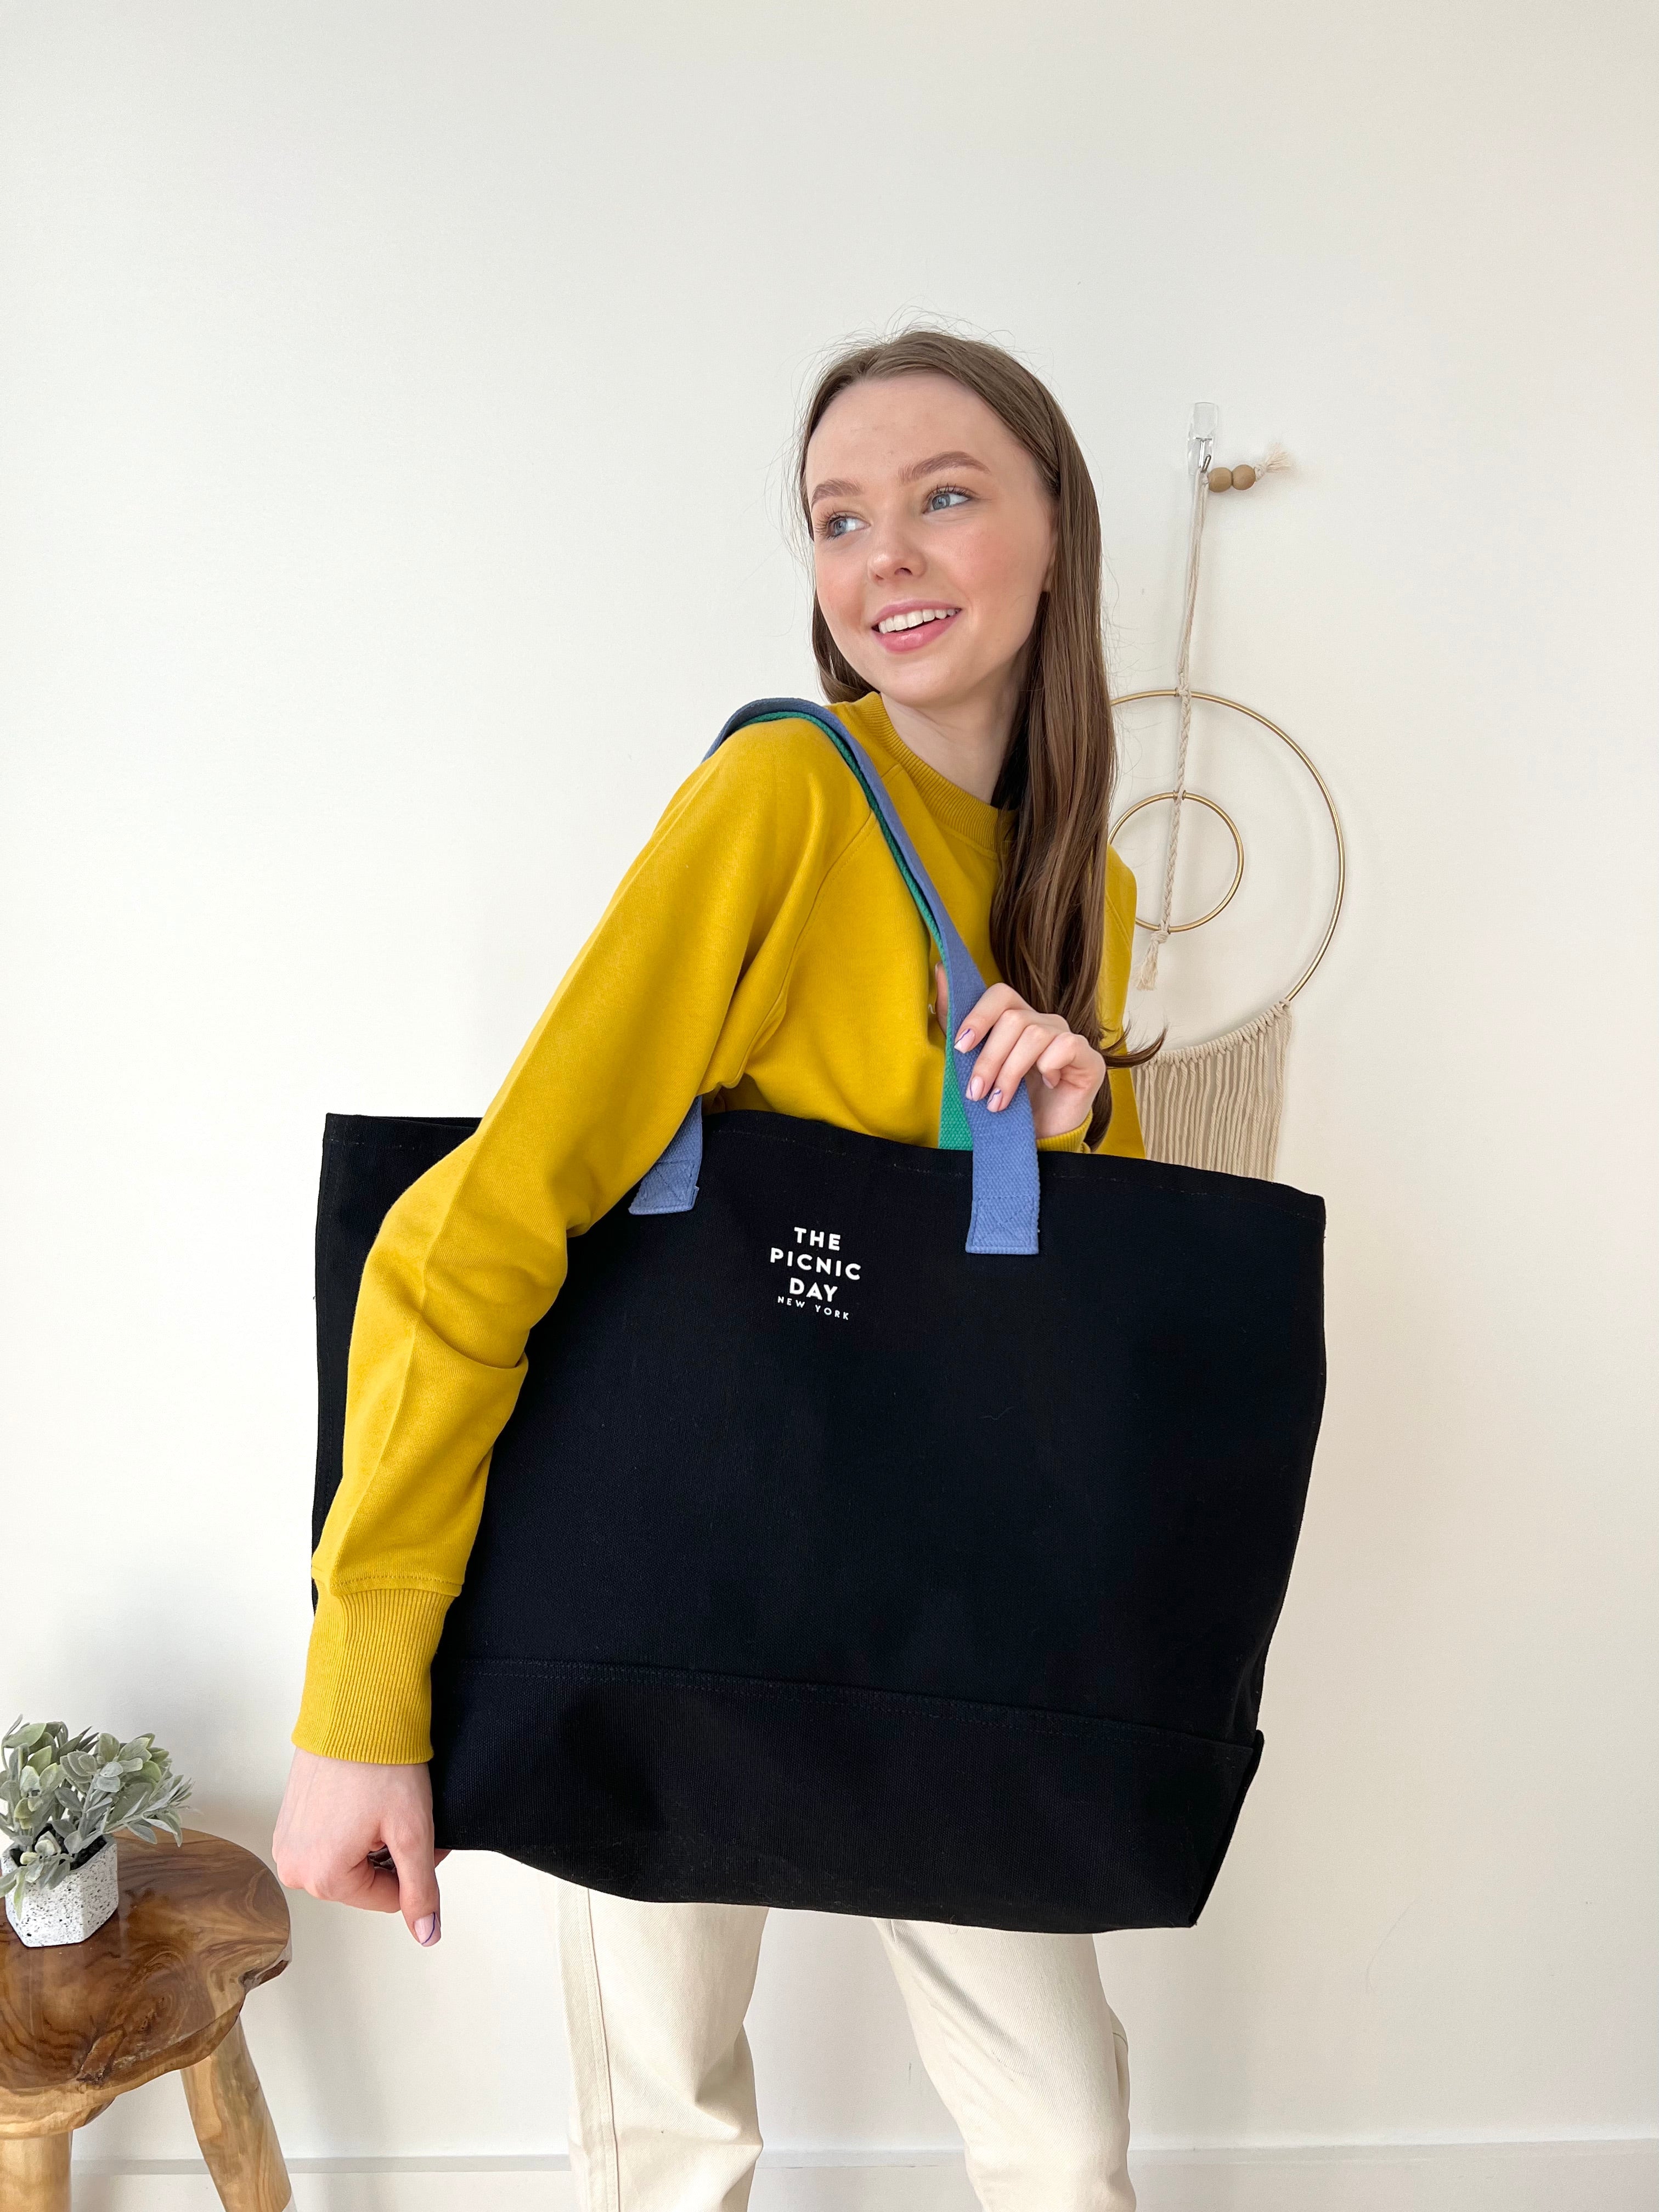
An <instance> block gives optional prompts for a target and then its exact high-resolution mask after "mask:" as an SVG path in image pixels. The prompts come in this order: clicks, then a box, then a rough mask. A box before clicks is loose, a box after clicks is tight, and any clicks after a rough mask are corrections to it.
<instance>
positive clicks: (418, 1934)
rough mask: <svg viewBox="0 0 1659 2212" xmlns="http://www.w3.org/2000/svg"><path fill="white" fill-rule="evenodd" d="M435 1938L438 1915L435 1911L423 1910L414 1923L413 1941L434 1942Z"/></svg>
mask: <svg viewBox="0 0 1659 2212" xmlns="http://www.w3.org/2000/svg"><path fill="white" fill-rule="evenodd" d="M437 1940H438V1916H437V1914H436V1913H435V1912H423V1913H422V1915H421V1917H420V1918H419V1919H418V1920H417V1921H416V1923H415V1941H416V1942H417V1943H435V1942H437Z"/></svg>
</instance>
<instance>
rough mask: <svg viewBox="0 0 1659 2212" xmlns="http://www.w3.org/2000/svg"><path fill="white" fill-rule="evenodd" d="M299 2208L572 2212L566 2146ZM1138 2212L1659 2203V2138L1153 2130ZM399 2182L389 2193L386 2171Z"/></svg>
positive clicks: (765, 2197) (796, 2174)
mask: <svg viewBox="0 0 1659 2212" xmlns="http://www.w3.org/2000/svg"><path fill="white" fill-rule="evenodd" d="M288 2163H289V2172H290V2173H291V2175H292V2176H293V2179H294V2185H295V2191H294V2203H295V2212H390V2209H391V2208H395V2212H405V2208H407V2212H428V2209H429V2208H430V2212H437V2209H438V2208H440V2207H441V2208H442V2212H574V2205H575V2191H574V2182H573V2180H572V2179H571V2175H570V2171H569V2166H570V2161H569V2159H568V2156H567V2155H566V2154H564V2153H562V2152H559V2151H550V2152H547V2153H544V2154H532V2155H523V2156H506V2157H497V2158H489V2157H468V2156H460V2157H450V2158H440V2157H432V2158H297V2157H296V2158H291V2159H290V2160H289V2162H288ZM1130 2166H1131V2169H1132V2171H1133V2177H1134V2182H1135V2187H1136V2191H1137V2194H1138V2196H1139V2203H1140V2212H1652V2207H1653V2206H1654V2205H1655V2204H1656V2203H1659V2136H1551V2137H1547V2138H1540V2139H1537V2140H1534V2141H1525V2142H1470V2141H1460V2142H1356V2143H1285V2144H1272V2143H1252V2144H1248V2145H1243V2144H1240V2145H1233V2146H1226V2145H1218V2146H1212V2147H1208V2148H1183V2147H1182V2146H1179V2145H1171V2144H1163V2143H1150V2144H1147V2145H1146V2146H1144V2147H1142V2146H1140V2145H1137V2146H1136V2147H1135V2148H1133V2150H1132V2151H1131V2153H1130ZM74 2170H75V2178H76V2212H82V2207H84V2208H85V2212H209V2208H210V2207H212V2206H213V2205H215V2204H216V2202H217V2199H216V2196H215V2194H214V2191H213V2188H212V2185H211V2183H210V2181H209V2179H208V2177H207V2170H206V2168H205V2167H204V2166H203V2165H202V2163H201V2161H200V2160H197V2159H121V2158H96V2157H90V2156H88V2157H77V2158H76V2160H75V2168H74ZM392 2180H397V2181H400V2182H401V2183H402V2186H401V2187H399V2188H398V2189H396V2191H391V2192H389V2191H387V2189H386V2183H387V2182H388V2181H392ZM753 2202H754V2208H755V2212H973V2208H974V2203H975V2200H974V2197H973V2192H972V2191H971V2190H970V2189H969V2185H968V2181H967V2177H966V2175H965V2174H964V2172H963V2166H962V2154H961V2152H960V2151H959V2150H954V2149H951V2148H946V2147H943V2146H933V2145H927V2146H921V2145H918V2146H916V2147H914V2148H912V2147H908V2146H903V2147H897V2146H894V2147H883V2148H865V2147H862V2146H860V2147H857V2148H848V2147H844V2146H826V2147H822V2148H817V2147H814V2148H805V2147H803V2148H771V2149H768V2150H767V2151H766V2152H764V2153H763V2155H762V2159H761V2164H760V2171H759V2172H758V2174H757V2179H756V2184H755V2196H754V2200H753Z"/></svg>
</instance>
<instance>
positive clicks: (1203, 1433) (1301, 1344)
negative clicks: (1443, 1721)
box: [313, 700, 1324, 1930]
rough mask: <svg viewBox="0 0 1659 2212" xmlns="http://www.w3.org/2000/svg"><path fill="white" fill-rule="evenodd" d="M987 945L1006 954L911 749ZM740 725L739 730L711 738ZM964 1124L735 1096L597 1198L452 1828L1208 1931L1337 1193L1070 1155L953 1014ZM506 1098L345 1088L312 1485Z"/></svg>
mask: <svg viewBox="0 0 1659 2212" xmlns="http://www.w3.org/2000/svg"><path fill="white" fill-rule="evenodd" d="M797 715H799V716H803V717H805V718H807V719H810V720H811V721H813V722H814V723H816V724H817V726H818V727H819V728H820V729H821V730H822V731H823V733H824V735H825V737H826V738H827V739H828V740H829V742H830V743H832V744H835V745H836V749H837V750H838V751H839V752H840V753H841V755H842V758H843V760H845V761H846V763H848V768H849V769H850V770H851V772H852V773H854V775H857V776H858V777H859V779H860V782H861V783H862V784H863V786H864V788H865V791H866V793H867V795H868V797H869V799H870V802H871V804H872V806H873V807H874V808H875V809H876V811H877V812H878V816H879V817H880V820H881V823H882V827H883V829H884V833H885V835H886V836H887V840H888V842H889V845H890V849H891V851H892V854H893V857H894V860H895V861H896V865H897V866H899V867H900V868H901V869H902V872H903V873H904V876H905V878H906V881H907V882H908V884H909V886H910V890H911V892H912V895H913V896H914V897H915V901H916V903H917V906H918V908H919V910H920V912H921V916H922V918H923V920H924V921H925V923H926V925H927V929H928V931H929V933H930V934H931V935H932V937H933V941H934V944H935V945H937V946H938V947H939V952H940V956H941V957H942V958H943V959H944V960H945V964H946V969H947V973H948V976H949V982H950V994H951V1030H950V1032H949V1033H950V1034H951V1035H954V1033H955V1026H956V1024H957V1023H958V1022H959V1021H960V1019H961V1018H962V1016H963V1013H964V1012H965V1011H966V1010H967V1008H968V1007H969V1006H971V1005H972V1004H973V1002H974V1001H975V999H976V998H977V997H978V996H979V995H980V993H981V989H982V988H983V985H982V983H981V978H980V976H979V975H978V974H977V972H976V971H975V968H974V963H973V962H972V959H971V958H970V957H969V953H968V951H967V949H966V947H965V945H963V941H962V939H961V938H960V937H959V935H958V934H957V931H956V929H955V927H953V925H952V923H951V918H950V916H949V915H948V914H947V913H946V912H945V908H944V906H943V904H942V902H940V900H939V897H938V895H937V894H936V892H935V891H934V890H933V885H932V884H931V883H930V882H929V881H928V879H927V872H926V871H925V869H924V868H923V867H922V865H921V860H920V859H919V857H918V855H917V854H916V852H915V848H914V846H913V845H912V843H911V842H910V839H909V836H908V833H907V832H906V830H905V829H904V826H903V824H902V822H901V821H900V820H899V818H898V816H897V814H896V811H895V810H894V808H893V806H892V803H891V801H890V799H889V798H888V795H887V793H886V790H885V788H884V786H883V784H882V782H881V780H880V777H879V776H878V774H877V773H876V770H875V769H874V767H873V765H872V763H871V762H870V760H869V757H868V756H867V755H866V753H865V751H864V750H863V748H862V747H861V746H860V744H858V742H857V740H856V739H855V738H854V737H853V736H852V735H851V733H850V732H848V730H847V729H846V728H845V726H843V725H842V723H841V722H840V721H839V720H837V719H836V718H835V717H834V716H832V715H829V714H827V713H826V712H825V710H824V709H823V708H820V707H817V706H814V705H812V704H811V702H805V701H799V700H763V701H757V702H755V703H754V704H752V705H751V706H750V707H747V708H744V709H742V710H741V711H740V712H739V713H738V714H736V715H734V716H733V717H732V720H731V721H730V722H728V723H727V725H726V728H725V729H724V730H723V731H722V732H720V738H717V739H716V740H715V743H716V744H720V742H721V741H722V740H723V739H724V738H726V736H728V735H729V734H730V732H732V730H734V729H737V728H739V727H741V726H744V724H745V723H749V722H753V721H757V720H767V719H781V718H783V717H785V716H797ZM711 750H712V748H711ZM948 1058H949V1061H950V1066H949V1070H948V1073H947V1079H946V1082H945V1109H944V1111H943V1112H942V1115H941V1127H940V1145H939V1149H938V1150H937V1151H935V1150H933V1149H932V1148H924V1147H918V1146H909V1145H902V1144H896V1143H892V1142H890V1141H888V1140H886V1139H882V1138H878V1137H868V1136H863V1135H860V1134H858V1133H854V1132H852V1131H849V1130H846V1129H842V1128H836V1127H829V1125H827V1124H823V1123H819V1122H814V1121H799V1120H794V1119H792V1118H789V1117H787V1116H783V1115H775V1114H763V1113H750V1112H726V1113H716V1114H711V1115H708V1118H707V1121H706V1123H705V1121H704V1117H703V1115H702V1110H701V1106H700V1104H699V1102H697V1101H696V1100H693V1101H692V1102H691V1106H690V1110H689V1111H688V1113H687V1115H686V1118H685V1121H684V1124H683V1126H682V1127H681V1128H680V1131H679V1133H678V1135H677V1136H676V1138H675V1139H674V1140H673V1143H672V1144H671V1146H670V1147H669V1149H668V1151H667V1152H665V1155H664V1157H663V1158H662V1159H661V1160H660V1161H659V1163H658V1164H657V1166H656V1167H655V1168H654V1169H653V1170H652V1171H651V1173H650V1174H649V1175H647V1176H646V1177H645V1178H644V1179H643V1181H642V1182H641V1183H640V1184H639V1185H637V1186H636V1187H635V1189H634V1190H633V1191H632V1192H631V1193H629V1194H627V1195H626V1196H625V1198H624V1199H623V1200H620V1201H619V1202H618V1203H617V1205H616V1206H614V1207H613V1208H612V1209H611V1212H609V1213H607V1214H605V1216H604V1217H603V1218H601V1219H599V1220H598V1221H596V1222H595V1223H594V1224H593V1225H592V1227H591V1228H590V1229H589V1230H588V1231H586V1234H585V1235H583V1236H580V1237H573V1239H572V1240H571V1243H570V1248H569V1270H568V1277H567V1279H566V1281H565V1284H564V1286H563V1288H562V1291H560V1293H559V1295H558V1297H557V1298H556V1300H555V1301H554V1303H553V1305H552V1307H551V1308H550V1310H549V1312H548V1313H547V1315H546V1316H545V1317H544V1320H543V1321H542V1322H540V1323H539V1324H538V1326H537V1327H536V1328H534V1329H533V1330H532V1332H531V1335H530V1339H529V1344H528V1373H527V1376H526V1381H525V1383H524V1386H523V1389H522V1391H521V1393H520V1397H519V1400H518V1402H517V1405H516V1407H515V1408H514V1410H513V1415H512V1418H511V1419H509V1421H508V1422H507V1425H506V1427H505V1428H504V1430H503V1431H502V1432H501V1437H500V1439H499V1440H498V1442H497V1443H496V1445H495V1452H494V1455H493V1457H492V1459H491V1462H490V1466H489V1476H488V1480H487V1483H486V1486H485V1492H484V1503H483V1516H482V1520H481V1522H480V1525H479V1528H478V1533H477V1541H476V1542H475V1544H474V1547H473V1550H472V1553H471V1559H470V1560H469V1562H468V1565H467V1568H466V1574H465V1587H464V1589H462V1591H461V1593H460V1595H459V1597H457V1598H456V1600H455V1601H454V1602H453V1605H452V1606H451V1607H450V1609H449V1613H448V1614H447V1619H446V1622H445V1626H444V1630H443V1635H442V1640H441V1644H440V1648H439V1650H438V1653H437V1656H436V1659H435V1663H434V1667H433V1675H432V1700H433V1702H432V1739H433V1746H434V1756H433V1760H432V1785H433V1794H434V1803H435V1821H436V1831H437V1841H438V1844H439V1845H440V1846H449V1847H452V1848H457V1849H463V1850H465V1849H474V1850H495V1851H500V1852H502V1853H505V1854H506V1855H507V1856H508V1857H513V1858H516V1859H520V1860H522V1861H524V1862H526V1863H528V1864H530V1865H532V1866H535V1867H538V1868H541V1869H545V1870H547V1871H549V1872H553V1873H556V1874H560V1875H564V1876H566V1877H567V1878H568V1879H569V1880H571V1881H579V1882H582V1883H586V1884H588V1885H589V1886H591V1887H596V1888H599V1889H603V1890H610V1891H612V1892H616V1893H620V1894H622V1895H624V1896H629V1897H636V1898H645V1899H708V1900H714V1901H726V1902H744V1903H765V1904H770V1905H796V1906H811V1907H816V1908H818V1909H821V1910H827V1911H840V1912H855V1913H870V1914H879V1915H894V1916H898V1917H910V1918H919V1919H928V1920H945V1921H960V1922H964V1923H975V1924H978V1925H981V1926H987V1927H997V1928H1012V1929H1049V1930H1085V1929H1086V1930H1097V1929H1111V1928H1129V1927H1152V1926H1171V1925H1186V1924H1188V1923H1191V1922H1192V1921H1194V1919H1196V1917H1197V1916H1198V1913H1199V1911H1200V1908H1201V1907H1202V1905H1203V1904H1204V1901H1205V1899H1206V1896H1207V1895H1208V1893H1209V1890H1210V1887H1211V1885H1212V1882H1213V1881H1214V1879H1215V1876H1216V1874H1217V1872H1218V1869H1219V1866H1220V1863H1221V1860H1222V1857H1223V1854H1224V1853H1225V1850H1226V1847H1227V1844H1228V1840H1229V1838H1230V1837H1231V1833H1232V1829H1233V1824H1234V1822H1235V1820H1237V1816H1238V1812H1239V1808H1240V1806H1241V1804H1242V1802H1243V1797H1244V1794H1245V1792H1246V1790H1248V1789H1249V1784H1250V1781H1251V1778H1252V1777H1253V1776H1254V1774H1255V1767H1256V1762H1257V1759H1258V1758H1259V1756H1260V1754H1261V1735H1259V1734H1258V1732H1257V1729H1256V1715H1257V1709H1258V1705H1259V1703H1260V1700H1261V1688H1262V1676H1263V1669H1264V1667H1265V1663H1266V1660H1267V1646H1268V1641H1269V1638H1271V1636H1272V1634H1273V1628H1274V1625H1275V1623H1276V1621H1277V1619H1278V1616H1279V1608H1280V1606H1281V1603H1282V1601H1283V1599H1284V1596H1285V1586H1286V1583H1287V1580H1288V1577H1289V1574H1290V1570H1291V1555H1292V1553H1293V1552H1294V1549H1295V1546H1296V1541H1297V1532H1298V1529H1299V1527H1300V1523H1301V1517H1302V1511H1303V1504H1304V1497H1305V1494H1306V1489H1307V1483H1308V1477H1309V1470H1310V1462H1311V1459H1312V1455H1313V1449H1314V1443H1315V1438H1316V1433H1317V1431H1318V1425H1319V1419H1320V1413H1321V1408H1322V1399H1323V1394H1324V1349H1323V1334H1322V1243H1323V1231H1324V1208H1323V1206H1322V1201H1321V1200H1319V1199H1317V1198H1314V1197H1310V1196H1308V1195H1307V1194H1304V1193H1302V1192H1300V1191H1297V1190H1293V1189H1291V1188H1286V1187H1285V1186H1284V1185H1282V1184H1278V1183H1268V1182H1255V1181H1250V1180H1248V1179H1246V1178H1243V1177H1240V1176H1226V1175H1217V1174H1211V1173H1207V1172H1205V1171H1201V1170H1196V1169H1188V1168H1180V1167H1170V1166H1162V1165H1158V1164H1153V1163H1151V1162H1147V1161H1142V1160H1134V1159H1118V1158H1109V1157H1096V1156H1092V1155H1073V1154H1069V1153H1057V1152H1056V1153H1048V1152H1045V1153H1041V1154H1039V1153H1038V1152H1037V1151H1036V1138H1035V1132H1034V1127H1033V1123H1032V1119H1031V1113H1030V1101H1029V1098H1028V1097H1027V1095H1026V1092H1025V1088H1024V1085H1023V1084H1021V1085H1018V1086H1017V1087H1016V1092H1015V1097H1014V1101H1013V1103H1012V1105H1011V1106H1010V1107H1009V1108H1008V1109H1006V1111H1005V1112H1003V1113H1000V1114H995V1115H993V1114H991V1113H989V1112H988V1111H987V1109H986V1107H985V1106H984V1105H983V1103H981V1102H977V1101H973V1100H969V1099H968V1098H967V1097H966V1096H965V1088H966V1083H967V1079H968V1076H969V1073H970V1071H971V1067H972V1055H971V1054H969V1053H957V1052H955V1051H954V1050H953V1049H951V1050H949V1051H948ZM475 1127H477V1122H476V1121H469V1120H459V1119H458V1120H453V1121H444V1120H397V1119H392V1120H384V1119H380V1118H375V1117H370V1116H366V1115H329V1117H328V1121H327V1128H326V1134H325V1139H324V1152H323V1175H322V1188H321V1194H320V1202H319V1212H318V1224H317V1338H318V1364H319V1447H318V1462H317V1487H316V1498H315V1525H314V1529H313V1537H315V1536H318V1535H320V1533H321V1527H322V1521H323V1517H324V1516H325V1513H326V1511H327V1509H328V1505H329V1503H330V1500H331V1498H332V1496H333V1494H334V1492H335V1490H336V1488H337V1486H338V1483H339V1480H340V1472H341V1449H342V1437H343V1422H344V1407H345V1382H346V1359H347V1352H348V1348H349V1341H350V1334H351V1325H352V1318H353V1314H354V1310H355V1307H356V1297H357V1290H358V1284H359V1279H360V1277H361V1275H362V1268H363V1263H364V1261H365V1259H366V1257H367V1255H368V1249H369V1247H370V1245H371V1243H373V1241H374V1236H375V1232H376V1231H377V1230H378V1229H379V1227H380V1222H381V1220H382V1218H384V1215H385V1213H386V1209H387V1208H388V1206H390V1205H391V1204H392V1201H393V1200H395V1199H396V1198H397V1197H398V1194H400V1193H401V1192H402V1191H404V1189H405V1188H407V1187H408V1186H409V1184H410V1183H411V1182H414V1181H415V1179H416V1177H417V1176H419V1175H421V1174H422V1172H423V1171H424V1170H426V1169H427V1168H428V1167H429V1166H430V1165H432V1164H434V1163H435V1161H437V1160H438V1159H440V1158H442V1156H443V1155H444V1154H445V1153H446V1152H448V1151H450V1150H451V1149H452V1148H453V1146H456V1145H458V1144H459V1143H461V1142H462V1141H463V1139H465V1138H466V1137H467V1136H468V1135H469V1134H470V1133H471V1131H472V1130H473V1129H474V1128H475Z"/></svg>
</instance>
